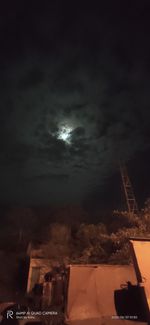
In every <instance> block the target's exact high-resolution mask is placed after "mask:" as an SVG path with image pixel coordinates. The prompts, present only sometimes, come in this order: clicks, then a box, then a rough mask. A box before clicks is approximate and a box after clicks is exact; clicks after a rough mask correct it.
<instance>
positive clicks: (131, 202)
mask: <svg viewBox="0 0 150 325" xmlns="http://www.w3.org/2000/svg"><path fill="white" fill-rule="evenodd" d="M120 172H121V177H122V182H123V187H124V192H125V197H126V202H127V207H128V212H129V215H130V217H131V218H132V216H133V215H135V214H138V205H137V202H136V199H135V195H134V191H133V188H132V184H131V181H130V178H129V176H128V171H127V168H126V166H125V165H121V166H120Z"/></svg>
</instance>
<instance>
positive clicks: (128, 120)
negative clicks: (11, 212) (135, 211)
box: [0, 1, 150, 203]
mask: <svg viewBox="0 0 150 325" xmlns="http://www.w3.org/2000/svg"><path fill="white" fill-rule="evenodd" d="M115 8H117V11H116V9H115ZM110 9H111V10H110V11H109V10H107V6H105V5H104V4H103V5H102V11H101V10H94V9H91V8H88V6H86V8H83V7H82V5H81V8H80V10H79V8H78V7H77V6H75V8H74V9H71V8H70V10H71V11H70V14H69V15H68V14H67V11H65V5H62V4H60V2H58V3H57V4H55V5H51V4H50V3H49V2H47V1H46V2H45V3H44V4H41V5H39V4H37V5H36V8H35V13H34V15H33V12H34V10H33V2H32V1H31V6H30V10H28V5H27V4H26V3H25V2H23V7H22V8H21V7H20V5H19V3H18V6H17V7H16V9H14V7H13V6H12V5H11V6H10V8H9V13H8V12H7V10H6V8H4V9H3V10H4V12H5V20H4V19H3V20H2V21H1V24H2V31H3V32H1V33H0V38H1V44H2V46H3V52H2V53H1V58H2V59H1V60H2V62H3V67H2V69H1V72H2V73H1V81H0V87H1V90H2V96H1V119H0V126H1V138H0V146H1V154H0V155H1V165H2V168H1V178H2V180H3V181H2V183H1V190H2V192H3V189H4V188H5V189H6V188H7V186H9V180H10V181H11V182H15V184H16V185H15V190H14V191H13V192H14V193H13V195H12V200H13V199H14V198H15V193H16V200H17V197H18V200H22V201H23V200H24V197H25V196H26V201H27V200H28V199H29V201H32V199H33V200H34V202H35V201H36V198H37V201H38V202H39V201H40V202H41V203H42V200H44V202H46V200H47V203H48V202H49V200H50V197H52V199H54V197H55V196H56V197H57V198H58V200H59V198H60V197H61V200H63V197H64V200H69V199H72V198H73V197H74V200H76V198H78V199H83V198H84V197H86V195H87V193H89V192H90V193H91V192H93V193H95V188H96V189H97V188H98V193H99V191H101V192H102V191H103V189H104V187H106V188H107V186H108V185H107V184H108V183H107V181H106V180H108V181H109V180H110V181H111V175H112V174H113V173H114V172H116V170H117V166H118V160H119V159H122V160H124V161H125V162H129V161H132V159H134V157H135V155H136V154H137V153H140V152H144V150H147V148H148V147H149V136H150V133H149V132H150V131H149V119H150V112H149V104H150V96H149V85H150V78H149V63H148V57H149V53H150V47H149V41H148V21H149V19H148V16H147V13H146V11H145V10H144V12H143V14H141V13H140V12H141V10H140V7H139V6H138V5H137V6H136V10H135V8H131V10H130V13H129V12H128V10H127V7H126V6H125V8H124V10H122V9H121V7H120V5H119V2H118V4H117V7H115V5H114V7H113V6H112V5H111V4H110ZM119 11H120V14H118V13H119ZM142 15H144V16H142ZM17 17H18V18H17ZM8 23H9V26H10V30H9V31H8ZM16 31H17V33H16ZM6 37H7V41H6ZM10 48H11V49H12V52H13V56H12V57H11V58H10V55H9V51H10ZM4 52H6V53H7V55H6V56H5V55H4ZM62 126H68V127H70V128H71V131H70V143H65V142H64V141H63V140H62V139H58V135H59V132H60V129H61V127H62ZM11 166H12V167H11ZM17 175H18V176H17ZM4 180H6V182H4ZM28 182H29V183H30V185H29V186H30V188H31V190H30V191H28V190H27V187H28V186H27V184H28ZM38 182H39V183H38ZM66 182H67V185H66ZM4 183H5V186H4ZM31 183H32V186H31ZM21 184H23V185H22V186H23V190H22V191H21V194H19V196H18V193H19V191H20V188H21ZM81 184H82V186H81ZM15 191H16V192H15ZM33 192H34V194H33ZM9 193H10V194H9V198H8V201H9V200H10V198H11V190H9ZM43 193H44V194H43ZM52 193H53V194H52ZM27 198H28V199H27ZM2 199H3V198H2Z"/></svg>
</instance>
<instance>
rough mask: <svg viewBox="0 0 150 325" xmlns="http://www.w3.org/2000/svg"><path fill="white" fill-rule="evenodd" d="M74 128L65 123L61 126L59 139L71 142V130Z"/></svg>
mask: <svg viewBox="0 0 150 325" xmlns="http://www.w3.org/2000/svg"><path fill="white" fill-rule="evenodd" d="M72 130H73V129H72V128H71V127H69V126H67V125H65V126H62V127H60V129H59V131H58V139H59V140H63V141H64V142H66V143H68V144H69V143H71V132H72Z"/></svg>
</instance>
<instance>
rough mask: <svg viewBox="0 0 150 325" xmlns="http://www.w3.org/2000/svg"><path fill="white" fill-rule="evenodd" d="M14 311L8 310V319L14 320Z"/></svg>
mask: <svg viewBox="0 0 150 325" xmlns="http://www.w3.org/2000/svg"><path fill="white" fill-rule="evenodd" d="M13 313H14V312H13V311H12V310H7V319H8V318H12V319H13Z"/></svg>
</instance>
